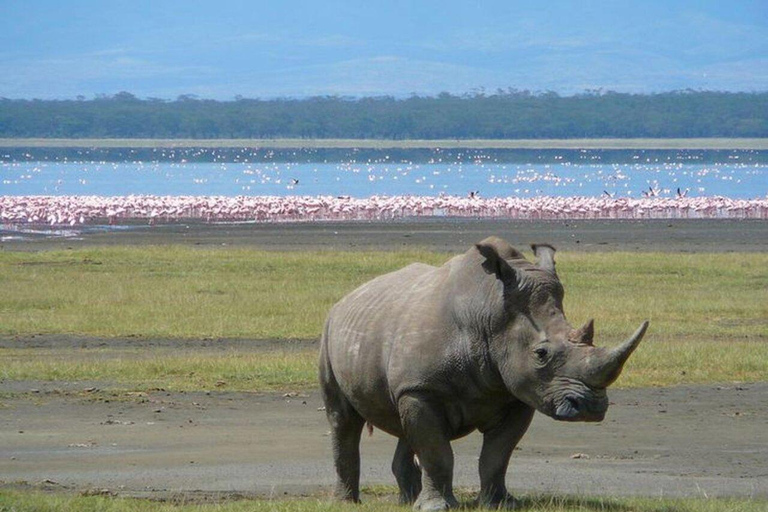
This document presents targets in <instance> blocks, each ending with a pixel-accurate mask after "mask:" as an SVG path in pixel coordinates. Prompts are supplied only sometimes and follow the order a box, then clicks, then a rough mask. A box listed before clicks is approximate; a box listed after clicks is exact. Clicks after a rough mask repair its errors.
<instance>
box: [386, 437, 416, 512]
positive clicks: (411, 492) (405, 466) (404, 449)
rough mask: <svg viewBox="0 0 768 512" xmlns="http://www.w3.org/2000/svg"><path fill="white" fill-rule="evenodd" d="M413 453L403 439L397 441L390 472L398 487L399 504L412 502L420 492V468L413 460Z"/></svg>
mask: <svg viewBox="0 0 768 512" xmlns="http://www.w3.org/2000/svg"><path fill="white" fill-rule="evenodd" d="M414 455H415V454H414V452H413V450H412V449H411V447H410V446H409V445H408V443H407V442H406V441H405V440H404V439H400V440H399V441H398V442H397V448H396V449H395V457H394V458H393V459H392V473H394V475H395V480H397V486H398V487H399V488H400V504H401V505H409V504H411V503H413V502H414V501H416V498H417V497H418V496H419V493H420V492H421V469H420V468H419V466H417V465H416V462H415V461H414V460H413V456H414Z"/></svg>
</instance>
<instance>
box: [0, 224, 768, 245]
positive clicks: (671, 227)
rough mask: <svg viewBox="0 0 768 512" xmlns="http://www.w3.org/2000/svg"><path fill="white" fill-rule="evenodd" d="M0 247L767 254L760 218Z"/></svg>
mask: <svg viewBox="0 0 768 512" xmlns="http://www.w3.org/2000/svg"><path fill="white" fill-rule="evenodd" d="M0 235H2V237H0V240H2V241H1V242H0V250H22V251H23V250H43V249H51V248H68V247H72V248H77V247H83V246H92V245H113V244H159V245H163V244H171V243H179V244H185V245H194V246H246V247H253V248H258V249H273V250H322V249H325V250H397V249H403V248H427V249H432V250H437V251H447V252H464V251H465V250H466V249H467V247H469V246H470V245H471V244H473V243H475V242H478V241H480V240H482V239H483V238H485V237H487V236H489V235H497V236H501V237H502V238H504V239H506V240H508V241H509V242H510V243H512V244H513V245H516V246H518V247H521V248H524V247H525V246H526V245H527V244H529V243H531V242H539V243H541V242H546V243H550V244H553V245H555V246H556V247H557V248H558V249H559V250H567V251H679V252H724V251H736V252H743V251H766V250H768V222H765V221H760V220H644V221H635V220H603V221H575V220H569V221H520V220H517V221H512V220H488V219H446V218H439V219H405V220H397V221H391V222H314V223H308V222H305V223H301V222H294V223H273V224H204V223H179V224H169V225H158V226H151V227H150V226H147V225H144V224H141V225H135V226H132V227H127V226H121V227H120V229H117V230H109V231H105V230H103V229H99V228H95V227H90V228H87V229H85V230H84V231H82V232H80V233H78V234H77V235H75V236H70V237H52V236H49V235H46V234H32V233H18V232H9V231H6V232H3V231H2V229H0Z"/></svg>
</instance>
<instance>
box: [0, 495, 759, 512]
mask: <svg viewBox="0 0 768 512" xmlns="http://www.w3.org/2000/svg"><path fill="white" fill-rule="evenodd" d="M522 501H523V505H524V508H523V509H524V510H527V511H530V512H577V511H578V512H598V511H599V512H762V511H764V510H765V509H766V506H767V505H768V503H767V502H765V501H759V500H748V499H704V498H685V499H682V498H681V499H671V498H603V497H595V498H590V497H567V496H547V495H537V496H530V497H524V498H523V499H522ZM468 508H470V509H471V510H488V509H477V508H473V507H468ZM387 510H411V508H410V507H405V506H398V505H396V504H395V503H393V500H392V496H385V497H383V498H382V497H376V498H372V499H368V500H366V501H365V502H364V503H363V504H362V505H349V504H342V503H338V502H334V501H331V500H327V499H318V498H302V499H282V500H252V499H248V500H239V501H228V502H222V503H214V504H194V503H172V502H166V503H158V502H153V501H149V500H143V499H131V498H112V497H102V496H90V497H85V496H75V495H67V494H44V493H40V492H20V491H0V512H32V511H52V512H91V511H93V512H127V511H131V512H134V511H136V512H145V511H146V512H150V511H151V512H241V511H242V512H245V511H248V512H325V511H329V512H331V511H341V512H345V511H348V512H369V511H370V512H384V511H387Z"/></svg>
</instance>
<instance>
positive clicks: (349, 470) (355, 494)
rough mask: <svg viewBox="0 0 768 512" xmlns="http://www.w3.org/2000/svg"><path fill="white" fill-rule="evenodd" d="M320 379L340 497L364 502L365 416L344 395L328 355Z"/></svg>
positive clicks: (321, 369)
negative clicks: (362, 448)
mask: <svg viewBox="0 0 768 512" xmlns="http://www.w3.org/2000/svg"><path fill="white" fill-rule="evenodd" d="M320 383H321V386H320V388H321V391H322V395H323V402H325V414H326V416H327V417H328V423H330V426H331V445H332V450H333V463H334V466H335V469H336V492H335V494H336V497H337V498H339V499H341V500H344V501H352V502H354V503H359V502H360V437H361V435H362V433H363V426H364V425H365V420H364V419H363V417H362V416H360V414H358V412H357V411H356V410H355V408H354V407H352V404H350V403H349V400H347V398H346V397H345V396H344V394H343V393H342V391H341V389H339V385H338V383H337V382H336V378H335V377H334V375H333V372H332V371H331V368H330V364H329V363H328V362H327V359H325V357H322V358H321V363H320Z"/></svg>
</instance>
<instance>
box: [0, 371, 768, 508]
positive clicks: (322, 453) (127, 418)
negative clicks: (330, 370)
mask: <svg viewBox="0 0 768 512" xmlns="http://www.w3.org/2000/svg"><path fill="white" fill-rule="evenodd" d="M98 386H99V383H88V382H84V383H74V384H73V383H69V384H64V383H59V384H56V383H40V382H4V383H0V393H5V396H6V398H3V399H2V400H1V402H2V404H3V407H2V408H0V481H2V482H5V483H12V482H21V481H25V482H29V483H33V484H35V483H40V482H43V481H46V480H49V481H52V482H56V485H59V486H64V487H67V488H74V489H110V490H111V491H114V492H116V493H118V494H125V495H154V496H158V495H159V496H163V495H167V494H169V493H176V492H183V493H186V494H187V495H199V494H200V493H201V492H203V493H205V492H218V491H220V492H223V493H225V495H230V494H258V495H265V494H266V495H270V494H275V495H279V494H283V493H289V494H302V493H309V492H312V493H315V492H326V491H327V490H328V489H329V488H330V486H331V484H332V482H333V472H332V468H331V462H330V461H331V458H330V450H329V440H328V438H327V436H326V433H327V430H328V427H327V423H326V420H325V415H324V413H323V412H322V411H321V410H319V408H320V407H321V406H322V403H321V400H320V398H319V396H318V394H317V393H316V392H314V391H313V392H308V393H302V394H299V395H298V396H283V395H282V394H269V395H254V394H247V393H228V392H211V393H210V394H206V393H168V392H164V391H156V392H151V393H149V394H147V395H133V396H122V397H112V396H110V395H109V394H105V393H103V392H99V391H94V390H89V391H86V389H88V388H92V387H98ZM31 390H35V391H31ZM19 392H22V393H19ZM0 396H2V395H0ZM8 397H10V398H8ZM611 399H612V405H611V409H610V410H609V414H608V417H607V419H606V421H604V422H603V423H601V424H565V423H558V422H555V421H553V420H551V419H548V418H546V417H544V416H541V415H537V417H536V419H535V420H534V423H533V425H532V427H531V429H530V431H529V433H528V434H527V436H526V437H525V438H524V439H523V442H522V443H521V449H520V450H518V451H516V452H515V455H514V457H513V461H512V464H511V467H510V471H509V473H508V482H509V485H510V488H511V489H512V490H513V491H514V492H517V493H530V492H534V491H543V492H556V493H584V494H603V495H605V494H610V495H613V494H620V495H632V494H641V495H650V496H659V495H664V496H678V495H686V496H722V495H730V496H755V497H763V498H765V497H768V413H766V411H768V383H761V384H748V385H743V386H724V387H717V386H702V387H681V388H668V389H641V390H624V391H622V390H617V391H613V392H612V393H611ZM479 441H480V436H479V435H477V434H472V435H470V436H469V437H467V438H465V439H463V440H460V441H458V442H456V443H455V444H454V446H455V451H456V455H457V457H456V461H457V463H456V481H457V484H458V485H460V486H469V487H476V486H477V485H478V477H477V469H476V466H477V455H478V453H479ZM393 450H394V440H393V438H391V437H389V436H388V435H386V434H384V433H382V432H379V431H377V432H375V434H374V436H373V437H370V438H368V437H366V438H365V439H364V441H363V448H362V452H363V483H364V484H366V485H371V484H379V483H382V484H393V483H394V481H393V478H392V477H391V475H390V473H389V464H390V457H391V455H392V453H393ZM574 454H585V456H583V457H581V458H574V457H573V456H574Z"/></svg>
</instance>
